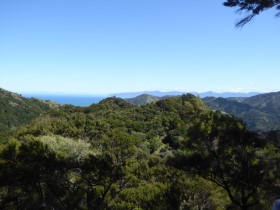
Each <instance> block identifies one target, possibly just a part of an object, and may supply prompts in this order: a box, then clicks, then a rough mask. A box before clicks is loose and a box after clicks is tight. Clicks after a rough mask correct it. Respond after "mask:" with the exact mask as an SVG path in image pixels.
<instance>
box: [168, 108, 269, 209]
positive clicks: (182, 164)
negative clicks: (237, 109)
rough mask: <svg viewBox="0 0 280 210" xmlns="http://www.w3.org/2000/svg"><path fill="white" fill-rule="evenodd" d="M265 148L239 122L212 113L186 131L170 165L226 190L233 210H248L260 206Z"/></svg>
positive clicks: (229, 117)
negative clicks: (187, 133) (186, 133)
mask: <svg viewBox="0 0 280 210" xmlns="http://www.w3.org/2000/svg"><path fill="white" fill-rule="evenodd" d="M266 146H267V143H266V142H265V140H263V139H260V138H259V137H258V136H257V134H255V133H253V132H250V131H248V130H246V128H245V127H244V125H243V124H242V122H240V121H238V120H235V119H234V118H233V117H231V116H229V115H224V114H222V113H220V112H214V113H210V114H209V115H205V116H204V119H203V118H202V119H201V120H199V121H198V122H197V123H195V124H194V125H193V126H192V127H191V128H190V129H189V137H188V138H187V139H185V141H184V142H182V143H181V146H180V148H179V149H177V150H176V151H175V152H174V153H175V157H174V158H173V159H171V164H173V165H174V166H175V167H177V168H180V169H183V170H185V171H187V172H189V173H191V174H196V175H199V176H201V177H203V178H205V179H208V180H210V181H212V182H214V183H216V184H217V185H219V186H220V187H222V188H224V189H225V190H226V192H227V194H228V196H229V198H230V200H231V201H232V205H233V207H234V208H235V209H236V208H239V209H242V210H248V209H249V208H252V207H257V206H259V205H260V203H259V201H260V197H261V196H260V192H261V191H262V190H261V189H262V186H263V185H266V183H264V182H265V177H266V176H268V174H269V171H270V169H269V166H270V164H268V163H269V162H270V161H269V159H268V158H267V156H268V155H266V153H265V150H264V148H266Z"/></svg>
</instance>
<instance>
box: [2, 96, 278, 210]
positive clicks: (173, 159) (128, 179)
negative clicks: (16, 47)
mask: <svg viewBox="0 0 280 210" xmlns="http://www.w3.org/2000/svg"><path fill="white" fill-rule="evenodd" d="M8 138H9V143H8V144H3V145H2V146H1V150H0V168H1V170H0V180H1V181H0V189H1V190H0V200H1V202H0V205H1V206H0V208H1V209H226V208H232V209H269V208H270V207H271V205H272V203H273V200H274V199H275V198H277V196H279V195H280V191H279V190H280V189H279V184H280V183H279V174H278V170H279V166H280V165H279V145H278V144H276V143H272V142H270V141H268V140H266V139H263V138H261V137H260V136H259V135H258V134H256V133H253V132H251V131H248V130H247V129H246V127H245V126H244V124H243V123H242V122H241V121H240V120H237V119H235V118H234V117H233V116H231V115H228V114H223V113H221V112H219V111H211V110H210V109H209V108H208V107H207V106H206V105H205V104H204V102H203V101H202V100H201V99H199V98H198V97H195V96H193V95H191V94H188V95H183V96H181V97H176V98H167V99H163V100H159V101H157V102H155V103H150V104H147V105H143V106H133V105H131V104H129V103H127V102H126V101H124V100H122V99H119V98H114V97H113V98H107V99H104V100H103V101H101V102H100V103H99V104H94V105H91V106H89V107H75V106H71V105H65V106H61V107H60V108H57V109H52V110H50V111H49V112H48V113H46V114H44V115H41V116H39V117H38V118H37V119H36V120H34V121H33V122H31V123H29V124H28V125H27V126H24V127H21V128H19V129H18V130H17V131H16V132H14V133H13V135H12V136H10V137H8Z"/></svg>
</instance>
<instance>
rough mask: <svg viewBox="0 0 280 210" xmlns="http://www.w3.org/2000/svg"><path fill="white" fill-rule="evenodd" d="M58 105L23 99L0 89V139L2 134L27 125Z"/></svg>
mask: <svg viewBox="0 0 280 210" xmlns="http://www.w3.org/2000/svg"><path fill="white" fill-rule="evenodd" d="M54 107H58V104H56V103H54V102H51V101H43V100H39V99H35V98H24V97H22V96H21V95H19V94H16V93H12V92H9V91H6V90H4V89H1V88H0V133H1V134H0V139H1V136H3V135H4V133H7V132H9V131H11V130H14V129H16V128H17V127H19V126H21V125H25V124H27V123H29V122H30V121H31V120H33V119H34V118H36V117H38V116H39V115H40V114H43V113H45V112H46V111H48V110H50V109H51V108H54Z"/></svg>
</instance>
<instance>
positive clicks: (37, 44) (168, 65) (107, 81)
mask: <svg viewBox="0 0 280 210" xmlns="http://www.w3.org/2000/svg"><path fill="white" fill-rule="evenodd" d="M222 2H223V1H222V0H213V1H209V0H206V1H196V0H192V1H191V0H1V1H0V87H2V88H4V89H7V90H10V91H16V92H20V93H22V92H41V91H45V92H65V93H89V94H98V93H99V94H103V93H116V92H132V91H143V90H161V91H170V90H182V91H198V92H202V91H210V90H211V91H216V92H222V91H239V92H248V91H279V90H280V82H279V78H280V59H279V56H280V54H279V50H280V42H279V37H280V18H275V14H276V12H275V11H274V10H271V11H268V12H265V13H263V14H261V15H260V16H259V17H256V18H255V19H254V20H253V21H252V22H250V23H249V24H248V25H246V26H245V27H243V28H242V29H236V28H235V26H234V23H235V22H236V20H237V19H240V18H241V17H242V16H240V15H238V14H236V12H235V11H234V9H231V8H226V7H224V6H223V5H222Z"/></svg>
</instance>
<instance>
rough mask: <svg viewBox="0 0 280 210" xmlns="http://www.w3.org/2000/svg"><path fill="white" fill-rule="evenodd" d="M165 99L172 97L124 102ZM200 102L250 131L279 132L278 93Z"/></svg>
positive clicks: (138, 103) (146, 99) (141, 96)
mask: <svg viewBox="0 0 280 210" xmlns="http://www.w3.org/2000/svg"><path fill="white" fill-rule="evenodd" d="M228 96H229V94H228ZM166 97H172V96H163V97H158V96H152V95H148V94H142V95H140V96H137V97H135V98H129V99H125V100H126V101H127V102H129V103H131V104H133V105H137V106H139V105H145V104H147V103H151V102H156V101H159V100H161V99H164V98H166ZM173 97H174V96H173ZM202 100H203V101H204V102H205V103H206V104H207V105H208V106H209V107H210V108H211V109H212V110H219V111H222V112H225V113H229V114H233V115H235V116H236V117H238V118H241V119H242V120H243V121H244V122H245V123H246V125H247V127H248V128H249V129H251V130H259V131H271V130H280V92H275V93H266V94H259V95H255V96H251V97H240V96H238V97H228V98H222V97H204V98H202Z"/></svg>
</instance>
